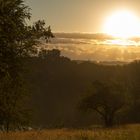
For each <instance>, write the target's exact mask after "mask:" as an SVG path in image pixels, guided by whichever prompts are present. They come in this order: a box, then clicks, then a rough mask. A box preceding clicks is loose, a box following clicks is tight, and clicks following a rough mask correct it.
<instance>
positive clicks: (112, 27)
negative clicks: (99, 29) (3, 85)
mask: <svg viewBox="0 0 140 140" xmlns="http://www.w3.org/2000/svg"><path fill="white" fill-rule="evenodd" d="M103 30H104V33H107V34H109V35H112V36H114V37H119V38H129V37H134V36H140V19H139V18H138V17H137V16H136V15H135V14H134V13H133V12H131V11H127V10H122V11H117V12H114V13H113V14H112V15H110V16H109V17H108V18H107V19H106V21H105V24H104V29H103Z"/></svg>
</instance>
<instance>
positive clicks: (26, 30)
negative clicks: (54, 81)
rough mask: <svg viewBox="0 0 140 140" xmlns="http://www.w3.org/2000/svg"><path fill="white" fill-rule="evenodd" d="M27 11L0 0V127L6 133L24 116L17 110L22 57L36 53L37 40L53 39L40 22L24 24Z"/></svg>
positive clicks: (20, 1)
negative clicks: (3, 128)
mask: <svg viewBox="0 0 140 140" xmlns="http://www.w3.org/2000/svg"><path fill="white" fill-rule="evenodd" d="M29 10H30V9H29V8H28V6H26V5H25V4H24V0H0V87H1V89H0V114H1V115H0V124H2V125H4V126H5V128H6V129H7V131H8V130H9V128H10V125H11V124H12V125H13V124H15V120H16V121H17V120H21V119H20V118H23V117H21V116H24V114H26V112H24V111H23V110H22V108H20V110H19V108H18V106H19V100H22V99H23V98H24V96H23V95H24V94H23V93H24V90H25V87H24V84H23V77H22V72H23V69H24V67H23V58H25V57H27V56H31V55H34V54H35V53H36V52H37V48H36V47H35V46H37V45H38V43H40V40H39V39H40V38H41V39H42V38H44V39H48V37H49V38H50V37H53V35H52V33H51V30H50V26H49V27H48V28H46V27H45V22H44V21H40V20H39V21H38V22H36V23H34V25H32V26H28V25H27V23H26V21H27V20H29V19H30V17H31V14H30V12H29ZM50 34H51V36H50ZM21 97H22V98H21ZM13 102H14V103H13ZM23 106H24V105H23ZM21 112H22V113H21ZM17 122H18V123H19V121H17Z"/></svg>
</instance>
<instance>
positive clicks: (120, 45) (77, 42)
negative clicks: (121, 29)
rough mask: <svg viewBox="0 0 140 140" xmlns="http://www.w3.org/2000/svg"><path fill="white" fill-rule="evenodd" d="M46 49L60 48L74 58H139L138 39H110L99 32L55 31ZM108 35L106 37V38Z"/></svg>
mask: <svg viewBox="0 0 140 140" xmlns="http://www.w3.org/2000/svg"><path fill="white" fill-rule="evenodd" d="M55 36H56V37H55V38H54V39H52V40H51V43H50V44H45V43H44V44H43V45H42V47H45V48H47V49H53V48H55V49H60V50H61V52H62V55H64V56H67V57H69V58H71V59H75V60H95V61H132V60H135V59H140V47H139V45H140V41H139V40H138V39H137V41H135V40H121V39H111V38H109V37H108V36H105V35H99V34H96V35H95V34H78V33H75V34H74V33H71V34H67V33H61V34H60V33H59V34H58V33H57V34H55ZM107 37H108V38H107Z"/></svg>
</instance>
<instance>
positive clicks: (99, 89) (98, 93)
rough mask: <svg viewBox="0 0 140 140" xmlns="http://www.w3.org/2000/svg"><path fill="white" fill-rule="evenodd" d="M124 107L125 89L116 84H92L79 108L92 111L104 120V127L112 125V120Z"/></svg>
mask: <svg viewBox="0 0 140 140" xmlns="http://www.w3.org/2000/svg"><path fill="white" fill-rule="evenodd" d="M124 105H125V89H124V88H123V86H122V85H120V84H118V83H102V82H99V81H95V82H93V85H92V88H91V90H90V92H89V94H88V95H86V96H85V97H84V98H83V99H82V101H81V103H80V108H81V109H84V110H87V109H90V110H94V111H96V112H97V113H98V114H99V115H100V116H101V119H102V120H104V123H105V126H106V127H111V126H113V125H114V119H115V116H116V114H117V112H119V111H120V110H121V109H122V108H123V106H124Z"/></svg>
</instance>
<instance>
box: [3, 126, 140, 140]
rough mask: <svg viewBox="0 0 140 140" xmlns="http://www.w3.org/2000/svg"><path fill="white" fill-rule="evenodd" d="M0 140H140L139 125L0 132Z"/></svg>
mask: <svg viewBox="0 0 140 140" xmlns="http://www.w3.org/2000/svg"><path fill="white" fill-rule="evenodd" d="M0 140H140V125H138V124H137V125H125V126H122V127H120V128H113V129H92V130H75V129H55V130H42V131H28V132H9V133H2V132H1V133H0Z"/></svg>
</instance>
